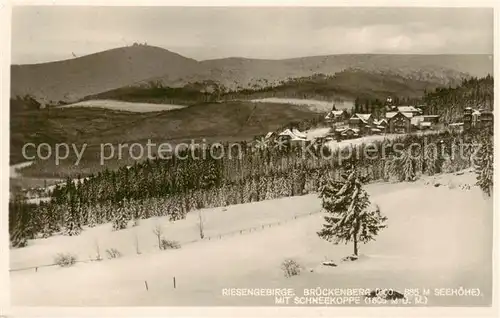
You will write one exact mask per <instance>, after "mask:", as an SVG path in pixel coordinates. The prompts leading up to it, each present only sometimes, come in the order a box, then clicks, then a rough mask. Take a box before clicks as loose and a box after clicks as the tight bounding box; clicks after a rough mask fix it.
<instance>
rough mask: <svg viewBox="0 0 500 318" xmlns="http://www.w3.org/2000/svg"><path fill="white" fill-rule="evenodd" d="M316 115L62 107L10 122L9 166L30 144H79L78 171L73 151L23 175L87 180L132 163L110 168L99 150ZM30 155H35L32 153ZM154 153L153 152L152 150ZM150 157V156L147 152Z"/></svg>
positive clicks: (214, 135)
mask: <svg viewBox="0 0 500 318" xmlns="http://www.w3.org/2000/svg"><path fill="white" fill-rule="evenodd" d="M317 117H318V113H317V112H314V111H312V110H310V109H308V108H307V107H301V106H294V105H284V104H273V103H252V102H247V101H234V102H226V103H203V104H198V105H194V106H189V107H185V108H180V109H174V110H170V111H164V112H147V113H139V112H124V111H115V110H110V109H99V108H91V107H68V108H66V107H62V108H47V109H43V110H29V111H24V112H19V113H17V114H16V116H13V117H12V118H11V143H10V160H11V164H13V163H18V162H23V161H26V159H25V158H23V156H22V147H23V145H24V144H26V143H29V142H31V143H35V144H36V145H39V144H40V143H44V142H45V143H48V144H50V145H52V146H54V145H55V144H57V143H63V142H64V143H67V144H70V145H71V144H75V145H76V146H77V147H78V149H81V148H82V146H83V144H86V145H87V147H86V149H85V153H84V156H83V159H82V161H81V162H80V164H79V165H78V166H75V165H74V162H75V154H74V152H73V151H71V152H70V155H69V157H68V159H67V160H63V161H61V163H60V164H59V165H56V164H55V163H54V157H53V156H52V157H51V158H50V160H45V161H44V160H38V161H36V162H35V164H33V165H32V166H30V167H27V168H25V169H23V175H25V176H32V177H50V178H52V177H65V176H68V175H71V176H76V175H78V174H81V175H85V174H88V173H93V172H96V171H100V170H102V169H104V168H106V167H107V168H108V169H112V168H115V167H119V166H123V165H126V164H131V163H133V161H134V160H133V159H131V158H130V156H129V155H128V154H129V153H128V150H127V149H125V150H124V156H123V157H122V159H121V160H120V159H118V156H117V154H116V156H115V158H114V159H113V160H109V161H107V162H106V166H102V165H100V163H99V159H100V145H102V144H106V143H111V144H113V145H115V146H116V147H117V146H118V144H128V145H131V144H132V143H140V144H141V145H143V147H144V149H146V145H147V142H148V140H151V141H152V142H153V143H156V144H157V145H159V144H161V143H169V144H171V145H172V146H175V145H177V144H179V143H181V142H187V143H190V142H191V140H196V142H198V143H202V142H203V141H202V140H203V139H205V140H206V142H207V143H210V142H223V141H242V140H250V139H253V137H254V136H256V135H260V134H265V133H267V132H268V131H274V130H276V129H278V128H280V127H282V126H284V125H287V124H290V123H291V122H293V121H300V120H308V119H315V118H317ZM28 150H29V151H27V152H28V155H29V156H33V155H35V152H34V151H35V149H34V148H33V147H32V148H29V149H28ZM153 150H154V148H153ZM146 155H147V153H146Z"/></svg>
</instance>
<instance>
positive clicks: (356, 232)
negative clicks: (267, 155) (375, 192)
mask: <svg viewBox="0 0 500 318" xmlns="http://www.w3.org/2000/svg"><path fill="white" fill-rule="evenodd" d="M320 198H321V199H322V206H323V208H324V209H325V210H326V211H327V213H328V214H329V215H328V216H325V221H326V224H324V225H323V228H322V229H321V231H319V232H317V234H318V235H319V237H321V238H322V239H324V240H326V241H328V242H332V243H334V244H339V243H341V242H345V244H347V243H348V242H351V241H352V242H353V243H354V255H355V256H358V243H359V242H362V243H367V242H368V241H371V240H374V239H375V236H376V235H377V234H378V232H379V231H380V230H381V229H383V228H385V227H386V225H385V221H387V218H386V217H385V216H382V215H381V213H380V209H379V208H378V206H377V207H376V208H375V209H370V200H369V196H368V193H366V191H365V190H364V189H363V188H362V180H361V177H360V176H359V173H358V171H356V169H355V168H349V169H347V171H346V173H344V174H343V175H342V180H341V181H336V180H332V179H329V180H326V181H325V182H324V184H323V185H322V186H321V192H320Z"/></svg>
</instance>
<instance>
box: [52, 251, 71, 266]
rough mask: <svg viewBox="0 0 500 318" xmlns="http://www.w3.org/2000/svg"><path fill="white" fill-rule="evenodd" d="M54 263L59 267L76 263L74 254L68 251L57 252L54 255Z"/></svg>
mask: <svg viewBox="0 0 500 318" xmlns="http://www.w3.org/2000/svg"><path fill="white" fill-rule="evenodd" d="M54 263H55V264H57V265H59V266H61V267H70V266H73V265H74V264H75V263H76V256H75V255H73V254H70V253H59V254H57V255H56V256H55V257H54Z"/></svg>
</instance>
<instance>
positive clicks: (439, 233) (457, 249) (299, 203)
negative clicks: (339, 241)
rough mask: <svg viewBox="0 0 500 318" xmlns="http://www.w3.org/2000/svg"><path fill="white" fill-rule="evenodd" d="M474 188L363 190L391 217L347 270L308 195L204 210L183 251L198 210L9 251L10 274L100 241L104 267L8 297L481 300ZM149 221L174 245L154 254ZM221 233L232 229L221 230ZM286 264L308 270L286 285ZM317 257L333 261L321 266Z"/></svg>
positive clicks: (488, 241) (484, 275)
mask: <svg viewBox="0 0 500 318" xmlns="http://www.w3.org/2000/svg"><path fill="white" fill-rule="evenodd" d="M438 183H439V185H440V186H438V187H436V186H435V185H436V184H438ZM473 183H474V175H473V174H472V173H470V172H466V173H465V174H462V175H443V176H436V177H433V178H425V179H422V180H419V181H416V182H414V183H404V184H393V183H387V184H372V185H368V186H367V187H366V188H367V190H368V192H369V193H370V194H371V200H372V202H373V203H376V204H379V205H380V208H381V211H382V213H383V214H385V215H386V216H387V217H388V218H389V221H388V228H387V229H385V230H384V231H383V232H381V233H380V235H379V236H378V238H377V240H376V241H373V242H370V243H368V244H366V245H361V246H360V248H361V249H360V253H361V254H362V256H361V258H360V260H358V261H356V262H351V263H341V262H339V260H340V258H342V257H344V256H347V255H349V254H351V253H352V246H351V245H338V246H334V245H332V244H330V243H328V242H325V241H323V240H321V239H320V238H319V237H318V236H317V235H316V231H318V230H319V229H320V228H321V224H322V223H323V220H322V215H323V214H322V213H318V212H321V210H320V201H319V199H318V198H317V197H316V196H315V195H306V196H302V197H293V198H284V199H278V200H272V201H263V202H258V203H253V204H244V205H234V206H229V207H227V208H215V209H206V210H203V217H204V219H205V222H204V225H205V235H206V236H207V238H205V240H203V241H201V242H193V243H189V244H188V242H190V241H193V240H196V239H198V238H199V236H198V225H197V223H198V212H191V213H190V214H189V215H188V217H187V218H186V219H185V220H181V221H177V222H175V223H170V222H168V220H166V219H165V218H161V219H150V220H143V221H142V222H141V224H140V225H139V226H137V227H131V228H129V229H126V230H122V231H118V232H112V231H111V225H110V224H107V225H102V226H99V227H96V228H93V229H89V230H86V231H84V233H83V234H82V235H80V236H77V237H62V236H58V237H51V238H48V239H39V240H35V241H30V246H28V247H26V248H21V249H14V250H11V252H10V264H11V268H19V267H28V266H36V265H41V264H46V263H52V257H53V256H54V255H55V254H57V253H61V252H72V253H74V254H76V255H77V256H78V258H79V259H81V260H83V259H85V258H88V257H95V254H96V246H97V245H96V243H98V244H99V248H100V253H101V255H102V256H103V257H104V260H103V261H101V262H87V263H77V264H76V265H74V266H73V267H70V268H59V267H43V268H38V271H35V270H34V269H31V270H22V271H12V272H11V299H12V302H13V305H16V306H19V305H43V306H61V305H62V306H71V305H72V306H93V305H94V306H176V305H205V306H207V305H247V306H249V305H274V297H230V296H223V295H222V289H223V288H231V287H235V288H278V287H280V288H284V287H289V288H293V289H294V290H295V293H296V294H297V296H302V292H303V289H304V288H316V287H325V288H348V287H358V288H377V287H379V288H394V289H396V290H398V291H400V292H404V290H405V289H410V288H419V289H422V288H429V289H431V291H432V294H431V295H430V296H429V302H428V304H427V305H441V306H446V305H457V306H458V305H461V306H465V305H487V304H489V303H490V302H491V277H492V276H491V251H492V224H493V223H492V214H493V206H492V200H491V199H486V198H485V197H484V196H483V194H482V193H481V191H480V190H479V189H478V188H476V187H471V189H470V190H465V189H463V188H462V186H463V185H464V184H473ZM310 213H311V215H309V214H310ZM296 215H300V217H298V218H295V216H296ZM157 222H159V223H160V224H162V225H163V229H164V236H165V237H166V238H167V239H171V240H177V241H179V242H181V245H182V248H181V249H178V250H167V251H159V250H158V249H157V247H156V246H155V242H156V238H155V236H154V234H153V232H152V230H153V227H154V225H155V224H157ZM277 222H280V223H281V224H279V225H278V224H276V223H277ZM264 224H275V225H274V226H271V227H266V226H264V227H263V226H262V225H264ZM251 227H253V228H254V230H252V231H251V232H250V231H248V230H247V231H243V232H242V233H241V234H240V232H239V230H242V229H248V228H251ZM226 233H232V234H231V235H226V236H224V235H222V234H226ZM219 235H222V237H221V238H219V237H218V236H219ZM208 237H210V240H209V239H208ZM136 238H137V241H138V242H139V249H140V252H141V254H140V255H137V253H136V246H135V242H136ZM108 248H116V249H118V250H119V251H120V252H121V253H122V254H123V257H121V258H118V259H112V260H108V259H106V253H105V249H108ZM285 258H293V259H295V260H296V261H297V262H299V263H300V264H301V265H302V266H303V267H304V268H305V270H304V271H303V272H302V274H301V275H299V276H294V277H292V278H285V277H284V276H283V272H282V271H281V269H280V264H281V262H282V261H283V260H284V259H285ZM325 259H328V260H333V261H334V262H336V263H337V264H338V265H339V266H338V267H324V266H322V265H321V262H322V261H324V260H325ZM173 277H175V279H176V288H174V287H173ZM146 282H147V284H148V290H146V288H145V284H146ZM460 286H463V287H464V288H479V289H480V291H481V295H480V296H477V297H473V296H468V297H466V296H462V297H459V296H441V297H438V296H433V294H434V288H459V287H460Z"/></svg>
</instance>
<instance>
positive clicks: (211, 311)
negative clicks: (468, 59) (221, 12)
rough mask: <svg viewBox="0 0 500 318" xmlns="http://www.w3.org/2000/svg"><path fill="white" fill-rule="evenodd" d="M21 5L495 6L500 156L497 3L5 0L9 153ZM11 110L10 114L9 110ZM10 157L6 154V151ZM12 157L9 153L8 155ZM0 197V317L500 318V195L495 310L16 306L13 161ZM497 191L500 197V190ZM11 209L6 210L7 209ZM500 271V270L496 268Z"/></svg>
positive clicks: (2, 125) (4, 125)
mask: <svg viewBox="0 0 500 318" xmlns="http://www.w3.org/2000/svg"><path fill="white" fill-rule="evenodd" d="M14 5H16V6H18V5H30V6H31V5H47V6H49V5H72V6H73V5H76V6H78V5H93V6H98V5H101V6H102V5H105V6H136V5H139V6H238V7H243V6H267V7H272V6H310V7H318V6H328V7H332V6H338V7H352V6H365V7H491V8H494V78H496V81H495V95H494V101H495V105H496V108H497V110H496V111H495V148H494V149H495V162H496V160H497V159H498V158H499V155H500V153H499V152H500V149H499V148H500V147H499V146H500V142H499V141H498V140H499V138H498V136H500V127H499V126H500V119H499V116H498V113H499V111H498V107H499V106H498V105H499V94H498V93H500V85H499V80H498V75H499V65H498V63H499V60H498V52H499V41H498V39H499V38H500V32H499V18H500V10H499V9H500V5H499V3H498V1H494V0H475V1H474V0H455V1H453V0H420V1H415V0H411V1H410V0H408V1H398V0H371V1H370V0H365V1H363V0H352V1H345V0H344V1H334V0H309V1H307V0H281V1H279V0H274V1H272V0H268V1H265V0H253V1H251V0H239V1H238V2H237V3H236V2H235V1H230V0H215V1H214V0H212V1H210V2H207V1H203V0H184V1H182V0H169V1H168V2H167V1H161V0H142V1H140V0H137V1H131V0H106V1H104V0H66V1H63V0H60V1H56V0H52V1H48V0H10V1H9V0H0V24H1V25H0V34H1V35H2V36H1V42H0V57H1V58H0V60H1V64H0V84H1V90H0V105H1V107H2V111H1V112H0V114H1V115H0V118H1V120H0V129H1V132H0V149H8V148H9V144H10V139H9V138H10V136H9V130H10V129H9V127H10V125H9V118H10V116H9V94H10V52H11V23H10V22H11V9H12V6H14ZM5 110H6V111H5ZM3 153H4V154H5V152H3ZM7 153H9V152H8V151H7ZM0 160H1V167H0V169H1V170H0V171H1V173H0V175H1V176H2V178H1V185H0V189H1V191H0V198H1V201H2V204H1V207H2V213H1V222H0V224H1V228H0V238H1V241H0V251H2V252H1V254H0V255H1V256H0V260H1V262H0V274H1V275H2V276H1V280H0V281H1V282H2V283H1V284H0V296H1V298H0V314H1V315H5V314H8V315H9V316H16V317H28V316H29V317H114V316H123V317H137V316H138V317H158V316H174V317H177V316H178V317H198V316H207V317H234V316H241V317H318V316H326V317H328V316H330V317H331V316H334V317H363V316H370V317H373V316H377V317H380V316H384V317H385V316H398V317H400V316H408V317H498V316H499V314H500V312H499V299H498V298H499V297H498V296H499V295H498V287H499V275H498V274H499V273H498V268H500V266H498V254H499V253H498V252H499V244H498V240H499V236H498V223H499V222H498V221H497V220H498V209H499V206H498V205H499V201H498V197H497V196H494V198H493V199H494V200H493V202H494V208H495V209H494V211H495V216H494V217H495V218H494V219H495V222H494V229H493V230H494V233H493V305H492V307H465V308H464V307H421V308H420V307H405V308H402V307H397V308H393V307H274V306H270V307H11V306H10V297H9V296H10V295H9V294H10V277H9V271H8V267H9V239H8V219H7V218H8V213H7V211H6V210H7V202H8V199H9V198H8V189H9V178H7V177H4V176H8V175H9V170H8V168H9V167H8V161H9V159H8V157H7V156H6V155H3V156H2V157H1V159H0ZM494 174H495V178H494V182H495V185H496V188H498V185H499V184H500V183H499V181H500V180H499V177H500V173H499V171H498V169H497V168H496V167H495V171H494ZM497 193H499V192H498V191H497ZM4 209H5V210H4ZM495 268H496V269H495Z"/></svg>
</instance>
